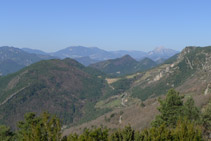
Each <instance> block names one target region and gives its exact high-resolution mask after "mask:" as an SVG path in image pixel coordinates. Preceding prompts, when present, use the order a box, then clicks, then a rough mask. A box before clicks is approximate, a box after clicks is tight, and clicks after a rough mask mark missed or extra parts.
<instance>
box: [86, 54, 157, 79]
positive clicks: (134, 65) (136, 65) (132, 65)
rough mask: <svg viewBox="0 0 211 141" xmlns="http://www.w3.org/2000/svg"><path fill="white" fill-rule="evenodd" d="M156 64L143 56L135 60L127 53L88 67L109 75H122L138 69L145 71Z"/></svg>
mask: <svg viewBox="0 0 211 141" xmlns="http://www.w3.org/2000/svg"><path fill="white" fill-rule="evenodd" d="M156 65H157V63H156V62H154V61H153V60H151V59H149V58H144V59H142V60H141V61H136V60H135V59H133V58H132V57H131V56H129V55H125V56H123V57H121V58H117V59H110V60H106V61H102V62H98V63H95V64H91V65H90V67H93V68H96V69H98V70H100V71H102V72H105V73H106V74H109V75H111V76H122V75H125V74H132V73H135V72H138V71H145V70H147V69H150V68H152V67H155V66H156Z"/></svg>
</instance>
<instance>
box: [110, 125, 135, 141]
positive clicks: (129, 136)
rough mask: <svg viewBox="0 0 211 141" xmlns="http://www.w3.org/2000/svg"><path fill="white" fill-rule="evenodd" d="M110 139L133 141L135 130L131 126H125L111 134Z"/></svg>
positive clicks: (114, 140) (113, 140)
mask: <svg viewBox="0 0 211 141" xmlns="http://www.w3.org/2000/svg"><path fill="white" fill-rule="evenodd" d="M110 140H112V141H134V140H135V130H134V129H132V128H131V126H126V127H125V128H124V129H122V130H118V131H116V132H114V133H113V134H111V137H110Z"/></svg>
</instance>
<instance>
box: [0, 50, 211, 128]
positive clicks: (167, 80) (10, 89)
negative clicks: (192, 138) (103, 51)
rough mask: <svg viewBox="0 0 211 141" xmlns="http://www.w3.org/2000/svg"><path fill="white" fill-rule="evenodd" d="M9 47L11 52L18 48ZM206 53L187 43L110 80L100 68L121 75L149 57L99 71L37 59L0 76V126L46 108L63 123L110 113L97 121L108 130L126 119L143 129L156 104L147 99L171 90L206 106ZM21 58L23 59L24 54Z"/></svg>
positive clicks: (210, 89) (209, 80)
mask: <svg viewBox="0 0 211 141" xmlns="http://www.w3.org/2000/svg"><path fill="white" fill-rule="evenodd" d="M7 49H8V48H7ZM10 50H12V51H11V52H12V54H15V52H18V51H20V50H14V49H13V48H10ZM24 53H25V52H24ZM25 55H27V54H25ZM6 56H7V55H5V54H4V55H1V58H6ZM210 56H211V47H204V48H199V47H187V48H185V49H184V50H183V51H182V52H181V53H180V54H177V55H174V56H172V57H171V58H169V59H168V60H166V61H165V62H164V63H163V64H161V65H159V66H156V67H154V68H152V69H150V70H147V71H144V72H141V73H140V72H138V73H133V74H132V75H126V76H124V77H112V78H111V77H108V75H106V74H105V73H103V72H101V71H104V72H106V73H110V72H111V73H112V72H116V71H118V70H115V69H116V68H117V69H119V70H123V73H125V72H126V71H124V70H127V71H128V70H129V68H130V67H131V68H133V70H136V68H134V66H137V67H139V63H140V66H141V65H143V66H144V65H146V66H149V68H150V67H153V64H155V62H154V63H153V61H152V60H151V59H149V58H145V59H142V61H140V62H139V61H136V60H135V59H133V58H132V57H130V56H129V55H126V56H123V57H121V58H118V59H112V60H108V61H105V62H101V63H99V64H98V66H97V67H99V69H102V70H101V71H99V70H97V69H95V68H91V67H85V66H84V65H82V64H80V63H78V62H77V61H75V60H73V59H69V58H68V59H64V60H60V59H51V60H43V61H40V62H37V63H34V64H31V65H30V66H27V67H25V68H23V69H21V70H20V71H18V72H16V73H13V74H10V75H7V76H4V77H0V124H7V125H10V126H12V127H13V128H15V126H16V122H17V121H19V120H21V119H23V115H24V113H26V112H36V113H38V114H39V113H41V112H42V111H49V112H50V113H53V114H56V115H57V116H58V117H60V118H61V119H62V121H63V123H64V125H74V124H79V123H82V122H87V121H90V120H93V119H95V118H97V117H99V116H100V115H103V114H105V113H107V112H109V111H110V114H109V113H108V114H106V115H104V116H101V118H102V120H100V122H98V124H99V123H100V124H102V125H105V126H107V127H109V128H114V127H119V126H122V127H124V126H125V125H128V124H129V123H132V124H131V126H133V127H136V128H140V125H141V126H145V127H146V126H148V124H149V120H153V115H155V114H156V111H155V109H156V107H155V105H158V103H156V101H155V99H154V100H153V98H156V97H158V96H160V95H163V94H165V93H166V92H167V90H169V89H171V88H174V89H176V90H177V91H179V92H181V93H182V94H184V95H185V96H187V97H189V96H194V97H195V98H196V99H197V102H198V103H201V104H199V105H203V104H204V103H205V104H206V100H209V97H210V96H211V95H210V94H211V85H210V84H211V77H209V76H210V75H211V71H210V67H211V57H210ZM22 59H23V60H22V62H24V61H25V60H24V59H26V58H22ZM26 62H28V61H26ZM150 62H151V63H150ZM23 64H24V63H23ZM105 64H108V65H105ZM123 64H124V65H123ZM130 64H132V65H131V66H130ZM148 64H150V65H148ZM151 64H152V65H151ZM95 65H96V64H95ZM90 66H92V65H90ZM116 66H117V67H116ZM146 66H144V68H145V67H146ZM97 67H96V68H97ZM124 67H126V69H125V68H124ZM140 68H141V67H140ZM107 69H108V70H109V71H108V72H107ZM112 69H114V70H112ZM147 100H149V101H148V102H147ZM150 100H151V101H150ZM152 109H154V110H152ZM134 110H135V111H134ZM121 117H123V118H121ZM140 117H142V118H140ZM99 118H100V117H99ZM119 119H121V123H120V122H119ZM139 119H141V120H139ZM122 123H124V124H122ZM86 127H87V126H86Z"/></svg>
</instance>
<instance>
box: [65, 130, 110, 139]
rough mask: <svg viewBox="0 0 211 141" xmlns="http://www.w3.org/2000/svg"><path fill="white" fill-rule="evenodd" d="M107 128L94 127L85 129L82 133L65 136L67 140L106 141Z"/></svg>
mask: <svg viewBox="0 0 211 141" xmlns="http://www.w3.org/2000/svg"><path fill="white" fill-rule="evenodd" d="M107 140H108V129H106V128H94V129H85V130H84V132H83V134H81V135H77V134H70V135H69V136H68V137H67V141H107Z"/></svg>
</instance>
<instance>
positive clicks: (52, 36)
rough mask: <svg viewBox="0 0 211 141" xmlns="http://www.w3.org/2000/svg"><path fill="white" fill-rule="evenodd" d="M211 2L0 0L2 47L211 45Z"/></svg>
mask: <svg viewBox="0 0 211 141" xmlns="http://www.w3.org/2000/svg"><path fill="white" fill-rule="evenodd" d="M210 6H211V0H0V46H3V45H7V46H15V47H20V48H22V47H27V48H34V49H41V50H44V51H47V52H52V51H56V50H59V49H63V48H65V47H68V46H75V45H82V46H87V47H99V48H102V49H105V50H120V49H123V50H142V51H149V50H152V49H154V48H155V47H159V46H164V47H166V48H172V49H175V50H181V49H183V48H184V47H185V46H190V45H194V46H207V45H211V8H210Z"/></svg>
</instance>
